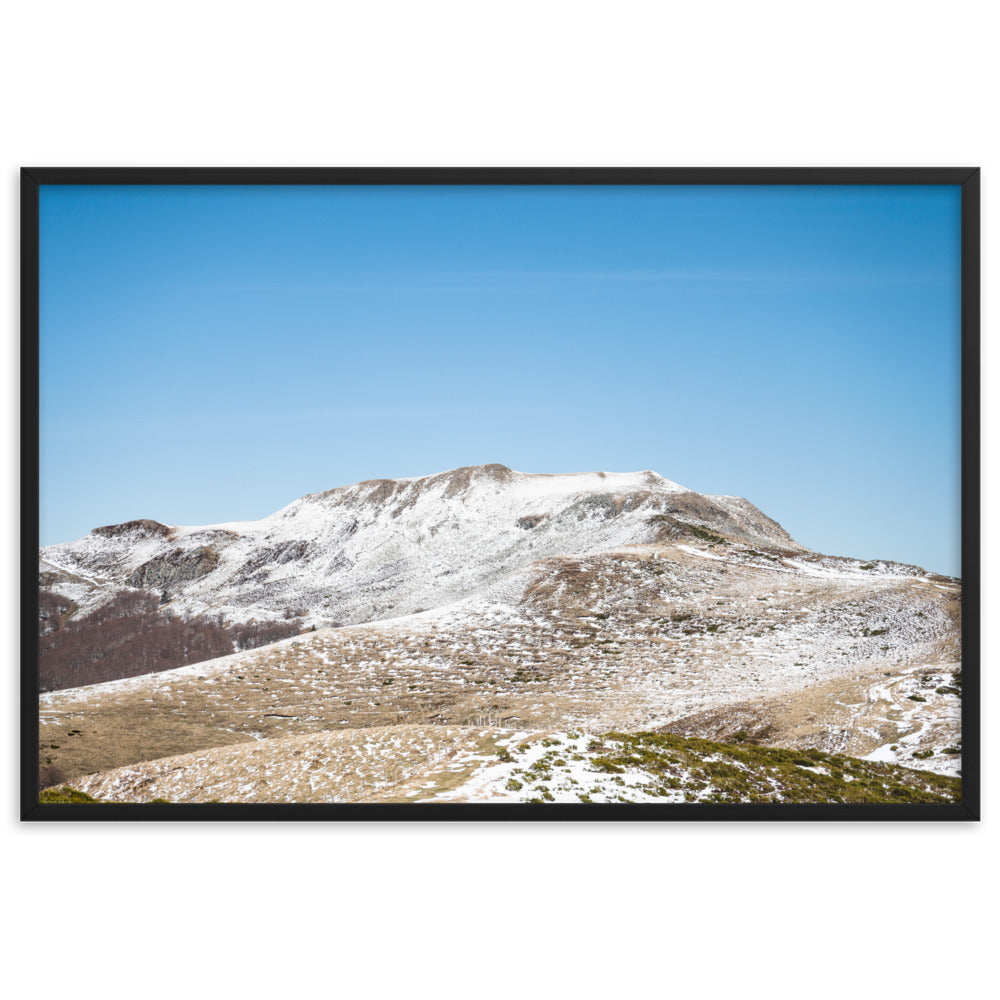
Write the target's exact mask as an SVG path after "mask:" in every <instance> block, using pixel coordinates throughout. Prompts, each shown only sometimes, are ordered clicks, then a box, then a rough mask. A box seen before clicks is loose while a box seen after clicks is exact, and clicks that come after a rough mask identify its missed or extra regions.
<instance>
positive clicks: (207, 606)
mask: <svg viewBox="0 0 1000 1000" xmlns="http://www.w3.org/2000/svg"><path fill="white" fill-rule="evenodd" d="M685 525H695V526H701V527H702V529H703V530H707V531H711V532H713V533H719V534H721V535H725V536H728V537H736V538H739V539H741V540H743V541H750V542H752V543H755V544H759V545H762V546H764V547H776V548H780V549H783V550H787V551H796V552H807V551H808V550H806V549H805V548H804V547H803V546H800V545H798V543H796V542H795V541H794V540H793V539H791V537H790V536H788V534H787V533H786V532H784V530H783V529H782V528H781V527H780V525H778V524H777V522H775V521H773V520H772V519H770V518H769V517H767V516H766V515H765V514H763V512H761V511H759V510H758V509H757V508H756V507H754V506H753V504H751V503H750V502H749V501H747V500H744V499H742V498H734V497H714V496H709V495H705V494H699V493H696V492H694V491H692V490H688V489H686V488H685V487H683V486H680V485H679V484H677V483H674V482H672V481H671V480H668V479H665V478H664V477H662V476H660V475H658V474H657V473H654V472H652V471H650V470H644V471H642V472H637V473H606V472H595V473H571V474H538V473H521V472H515V471H514V470H512V469H509V468H508V467H507V466H504V465H499V464H491V465H483V466H466V467H460V468H457V469H452V470H448V471H447V472H444V473H438V474H435V475H431V476H422V477H414V478H408V479H377V480H368V481H365V482H361V483H354V484H350V485H347V486H341V487H336V488H334V489H332V490H326V491H322V492H319V493H313V494H308V495H306V496H304V497H300V498H299V499H297V500H295V501H293V502H292V503H290V504H288V505H287V506H286V507H283V508H281V509H280V510H278V511H276V512H275V513H273V514H271V515H268V516H267V517H265V518H262V519H260V520H257V521H231V522H222V523H218V524H211V525H202V526H181V525H164V524H161V523H160V522H157V521H153V520H150V519H136V520H132V521H127V522H124V523H122V524H118V525H105V526H101V527H98V528H95V529H94V530H93V531H92V532H91V533H90V534H89V535H87V536H84V537H83V538H81V539H78V540H76V541H74V542H69V543H60V544H57V545H52V546H46V547H44V548H43V549H41V550H40V553H39V568H40V573H41V574H42V575H43V584H44V586H45V589H47V590H50V591H52V592H53V593H56V594H59V595H61V596H63V597H66V598H69V599H71V600H72V601H73V602H74V603H75V604H76V606H77V609H78V611H77V612H76V614H75V616H76V617H79V615H80V614H81V613H82V614H86V613H88V612H91V611H93V610H94V609H96V608H98V607H100V606H101V605H102V604H104V603H107V601H108V600H110V599H111V598H112V597H113V596H114V595H115V594H117V593H119V592H120V591H122V590H123V589H126V588H132V589H147V590H156V591H157V592H158V596H162V597H163V598H164V601H163V603H164V604H165V605H169V606H170V609H171V610H172V611H174V612H175V613H178V614H180V615H182V616H187V617H190V616H193V615H204V614H217V615H219V614H221V615H222V616H224V617H225V618H226V619H227V620H228V621H231V622H247V621H249V620H251V619H253V618H259V617H261V616H264V617H268V616H270V617H272V618H275V619H281V618H285V619H288V618H295V619H298V620H301V622H302V624H303V625H304V626H306V627H311V626H317V627H326V626H330V625H339V624H358V623H360V622H364V621H374V620H379V619H381V618H385V617H392V616H394V615H397V614H410V613H413V612H415V611H418V610H425V609H426V608H427V607H434V606H440V605H442V604H447V603H451V602H453V601H454V600H457V599H461V598H463V597H466V596H468V595H469V594H470V593H471V592H473V591H475V590H477V589H480V588H481V587H483V586H489V585H491V584H493V583H495V582H496V581H497V579H498V578H499V577H501V576H503V575H505V574H507V573H510V572H516V571H517V570H520V569H523V568H525V567H526V566H528V565H530V564H531V563H532V562H535V561H537V560H538V559H540V558H545V557H548V556H554V555H576V554H586V553H589V552H595V551H601V550H604V549H607V548H616V547H621V546H622V545H628V544H644V543H648V542H651V541H655V540H656V539H657V538H661V537H664V536H665V535H673V536H677V535H678V534H679V533H683V532H684V531H685V530H687V529H686V528H685V527H684V526H685ZM472 552H474V553H476V556H477V558H476V560H474V561H473V562H474V563H475V565H474V567H473V568H471V569H470V560H469V558H468V556H469V554H470V553H472ZM449 577H453V578H454V579H448V578H449ZM416 589H419V591H420V596H419V597H417V596H416V594H415V590H416Z"/></svg>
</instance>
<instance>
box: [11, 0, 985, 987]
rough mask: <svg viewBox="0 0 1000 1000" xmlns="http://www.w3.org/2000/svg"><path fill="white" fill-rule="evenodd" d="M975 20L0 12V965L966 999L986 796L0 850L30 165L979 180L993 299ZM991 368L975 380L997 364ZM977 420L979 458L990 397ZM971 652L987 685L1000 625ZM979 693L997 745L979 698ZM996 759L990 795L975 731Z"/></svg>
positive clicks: (596, 10)
mask: <svg viewBox="0 0 1000 1000" xmlns="http://www.w3.org/2000/svg"><path fill="white" fill-rule="evenodd" d="M988 11H989V6H988V5H987V4H986V3H984V2H981V0H970V2H967V3H964V4H961V5H957V6H953V7H951V8H946V7H942V6H941V5H939V4H936V5H934V6H931V5H930V4H926V3H912V2H910V3H884V2H882V3H880V2H873V0H867V2H857V0H844V2H841V3H839V4H836V5H829V4H803V3H801V2H787V3H779V2H773V0H762V2H759V3H746V2H732V0H723V2H718V3H714V4H707V3H706V4H695V3H685V4H675V5H668V4H664V3H637V2H630V0H618V2H616V3H613V4H612V3H600V4H598V3H592V2H574V3H567V2H548V3H545V2H541V0H533V2H530V3H526V2H521V0H507V2H505V3H503V4H497V3H479V4H477V3H469V2H468V0H466V2H464V3H461V2H449V3H446V2H434V0H425V2H422V3H369V4H360V3H350V4H346V3H344V4H329V3H302V2H295V0H288V2H284V3H282V4H277V3H271V4H263V3H250V2H247V3H241V4H222V3H209V2H206V0H200V2H197V3H192V2H189V0H175V2H173V3H171V4H166V5H164V4H157V5H140V4H135V3H109V2H101V0H92V2H90V3H86V4H81V3H67V2H62V0H50V2H48V3H44V4H42V3H34V4H31V3H27V2H22V3H19V4H16V5H14V6H13V7H12V8H11V9H10V10H8V11H7V12H6V14H5V17H4V35H5V40H4V50H5V51H4V54H3V56H2V58H0V73H2V76H3V79H2V88H0V93H2V94H3V102H4V108H5V112H4V115H3V119H2V123H0V142H3V144H4V146H5V151H4V154H3V172H2V174H0V179H2V189H0V190H2V197H0V206H2V211H3V233H4V236H3V239H2V240H0V253H2V255H3V263H2V266H0V276H2V279H3V281H4V288H5V295H4V298H3V301H4V304H5V319H6V326H5V335H4V342H3V343H4V347H3V351H4V360H5V361H7V362H8V364H9V369H8V368H7V366H4V368H3V372H4V373H3V376H2V378H3V382H2V388H3V392H2V393H0V400H2V402H0V413H2V415H3V432H2V434H0V446H2V449H3V454H2V459H3V463H4V467H5V468H6V469H7V470H9V475H10V486H9V489H8V490H7V491H6V492H5V495H4V496H5V503H4V507H3V519H2V522H0V523H2V525H3V528H4V530H3V533H2V536H0V545H2V555H3V563H2V565H3V567H4V574H3V578H2V587H3V590H2V593H0V612H2V614H3V621H2V629H0V634H2V635H3V636H4V642H5V646H6V649H7V650H8V653H9V655H8V657H7V658H6V669H5V671H4V680H3V692H4V695H5V697H4V701H3V704H4V706H5V712H4V716H3V720H4V722H5V723H6V726H7V733H8V736H7V739H6V742H5V745H6V749H7V751H8V754H7V761H6V763H5V765H4V766H3V768H2V769H0V773H2V780H3V788H4V796H3V802H4V820H5V822H4V825H3V838H4V843H3V859H4V862H3V863H4V868H5V869H6V873H5V876H4V880H3V884H4V897H5V904H6V909H7V910H8V911H9V914H8V915H9V916H10V917H12V918H13V920H14V923H13V925H12V930H9V931H8V933H13V934H15V935H16V938H17V941H18V944H17V946H16V947H15V948H14V949H13V956H14V958H15V963H14V964H13V965H12V968H17V967H20V968H23V969H24V970H25V973H26V974H27V975H28V976H29V977H30V978H32V979H34V978H36V976H38V977H42V978H41V979H40V983H45V984H51V985H52V986H53V987H56V984H57V982H59V983H61V984H62V985H63V986H67V985H68V986H70V988H72V989H74V990H77V989H79V988H81V987H83V988H84V989H86V988H87V987H86V985H85V983H86V980H87V979H89V978H90V977H91V976H93V977H94V981H93V983H92V984H91V985H92V986H93V988H94V989H95V991H96V990H97V989H100V990H102V991H103V992H106V993H110V994H111V995H114V996H133V995H144V996H152V997H159V996H167V995H170V994H172V993H174V992H175V989H176V986H174V985H171V981H172V980H173V978H174V976H175V975H177V976H184V977H185V979H188V980H189V982H188V985H187V986H182V987H181V988H182V989H185V990H187V991H191V990H192V989H193V990H194V992H195V995H201V994H202V993H203V992H205V993H207V991H208V989H210V988H213V989H216V990H225V992H226V993H239V994H240V995H251V996H258V995H265V994H267V995H271V996H276V995H294V994H295V993H299V992H301V991H304V990H307V989H309V988H311V987H312V988H315V989H323V990H324V991H326V990H329V991H330V992H338V993H339V992H343V991H351V992H356V991H360V990H364V991H365V992H366V993H372V992H373V993H374V994H375V995H378V996H381V995H388V994H390V993H395V992H397V991H400V992H402V991H408V990H411V989H417V988H419V987H420V984H424V985H426V986H429V987H430V988H431V989H433V990H434V991H435V992H442V993H444V994H445V995H452V994H453V993H455V992H458V991H461V992H463V993H472V992H474V993H476V994H478V995H481V996H494V995H496V996H499V995H508V994H509V993H511V992H515V993H517V994H524V995H529V996H531V995H540V994H541V993H542V991H543V990H545V991H546V993H547V995H549V996H562V995H567V996H571V995H574V994H576V995H581V994H582V995H584V996H590V995H594V996H596V995H607V994H609V993H614V994H616V995H619V996H620V995H623V994H625V993H627V992H630V991H632V990H635V989H640V990H643V991H647V990H651V991H655V992H656V994H657V995H660V994H664V995H676V996H685V997H691V998H699V1000H700V998H702V997H714V996H720V997H741V998H742V997H747V996H750V997H753V996H758V995H760V996H765V995H767V996H769V997H774V996H791V995H796V996H808V997H810V998H812V997H832V996H840V995H842V994H843V993H844V992H845V991H847V990H849V991H850V992H851V994H853V995H858V996H862V997H864V996H879V995H881V996H887V995H890V991H891V995H894V996H908V997H910V998H913V997H924V996H928V997H929V996H941V995H942V994H943V993H944V991H945V990H946V989H949V988H950V989H951V990H954V991H958V990H965V989H974V988H975V986H974V977H975V976H976V975H978V974H980V973H982V974H985V972H986V970H987V968H988V966H987V959H988V956H989V952H990V950H991V947H992V946H993V944H994V937H995V935H989V936H988V927H987V925H986V923H985V920H984V919H983V914H980V913H977V911H976V909H975V908H974V900H976V899H981V900H983V901H985V905H986V907H987V909H986V910H985V912H986V913H993V914H995V903H996V898H997V896H996V890H997V883H996V878H995V875H994V874H993V873H992V872H990V870H989V867H988V866H989V865H990V863H991V862H993V861H994V858H995V851H990V850H989V849H988V848H989V847H990V846H992V847H994V848H995V847H996V844H995V843H993V842H992V841H993V840H995V837H994V834H995V830H996V825H995V822H990V807H991V805H993V803H992V800H991V799H990V797H989V796H988V795H987V797H986V809H987V821H986V822H985V823H983V824H980V825H978V826H975V827H972V826H966V825H963V826H955V825H942V826H923V827H915V826H906V827H903V826H896V825H885V826H866V827H862V826H842V825H830V826H811V827H797V826H792V825H789V824H781V825H771V826H749V825H740V826H721V825H720V826H707V825H701V826H680V825H678V826H673V827H667V826H647V825H639V824H635V825H626V826H614V827H609V826H600V827H594V826H588V827H583V826H576V827H568V826H560V825H555V826H550V827H539V826H532V827H527V826H526V827H516V826H497V827H490V826H482V827H465V826H450V827H447V828H445V827H441V826H436V827H435V826H423V827H417V826H387V827H381V828H377V827H375V826H359V827H343V828H337V827H332V826H321V825H299V826H287V827H273V826H256V827H252V828H251V827H246V826H242V827H233V826H229V827H226V826H219V827H210V826H205V827H197V826H192V827H184V826H164V827H162V828H157V827H153V826H128V825H122V824H117V825H109V826H100V825H91V826H86V827H75V826H73V825H61V826H56V825H51V826H41V825H18V824H17V823H16V818H15V817H16V759H17V735H16V734H17V700H16V694H17V680H16V674H17V666H16V664H17V650H16V639H15V638H14V636H15V635H16V604H17V581H16V569H15V567H16V558H17V555H16V554H17V547H16V544H17V496H16V471H15V470H16V456H17V439H16V422H17V417H16V403H15V400H16V392H17V389H16V386H17V380H16V379H17V376H16V359H17V291H16V288H17V286H16V279H17V211H18V209H17V184H18V178H17V168H18V167H19V166H20V165H46V166H55V165H72V166H82V165H99V166H111V165H175V166H187V165H265V166H267V165H349V164H359V165H378V164H385V165H393V164H395V165H513V164H528V165H561V164H568V165H577V164H579V165H611V164H621V165H647V164H648V165H735V166H750V165H845V166H849V165H869V166H889V165H966V164H969V165H981V166H982V167H983V168H984V172H985V176H984V207H985V211H984V222H985V239H984V258H983V265H984V266H983V271H984V274H985V275H987V276H988V275H989V273H990V262H991V254H990V250H991V246H990V243H991V235H992V234H993V233H995V232H996V231H997V226H996V222H997V200H996V199H995V198H994V197H993V192H992V187H993V184H992V181H993V176H994V173H995V171H997V170H998V169H1000V155H998V148H997V134H998V133H997V128H996V113H995V102H994V101H993V100H991V97H993V96H995V93H996V92H997V87H998V72H997V68H996V67H997V60H996V56H995V47H994V45H993V44H992V41H993V40H994V39H995V33H993V32H991V31H989V30H988V24H989V19H988V17H987V13H988ZM990 291H991V288H990V285H989V284H988V283H987V284H986V286H985V294H984V305H985V312H984V316H985V326H984V339H986V340H987V341H989V340H990V339H991V337H992V333H993V331H992V323H991V320H992V316H991V309H990V305H991V303H990V294H989V293H990ZM986 362H987V371H986V377H987V378H990V379H991V380H992V381H995V378H996V376H997V350H996V347H995V339H994V342H993V343H992V344H990V343H987V350H986ZM985 412H986V417H987V420H988V427H987V432H988V436H987V439H986V440H987V444H989V443H991V442H992V444H993V449H994V453H995V451H996V440H997V412H998V407H997V405H996V404H995V403H992V402H991V400H990V397H989V395H988V394H987V397H986V410H985ZM987 457H989V456H987ZM996 466H997V463H996V461H995V459H994V460H993V461H989V462H988V464H987V468H986V473H987V475H986V483H987V491H988V492H987V494H986V496H987V501H986V504H987V506H988V505H989V503H990V502H991V501H992V503H993V504H994V505H995V503H996V496H997V487H998V483H997V468H996ZM986 527H987V530H986V538H987V541H988V542H989V543H991V545H990V548H991V553H990V554H992V555H994V556H995V555H996V545H995V541H996V539H995V533H994V532H993V531H991V530H990V525H989V524H987V526H986ZM993 563H994V565H995V560H994V561H993ZM987 583H988V587H987V589H986V592H985V598H986V603H985V605H984V618H985V620H986V621H987V622H989V621H990V619H991V615H990V608H991V607H992V605H993V603H994V601H993V597H994V593H995V585H994V582H993V579H992V575H991V576H988V577H987ZM987 640H988V645H987V647H986V657H985V659H984V663H985V665H986V672H987V673H988V672H989V665H990V662H991V658H992V659H995V654H996V647H997V642H996V632H995V630H990V631H988V632H987ZM986 695H987V697H986V701H985V706H984V707H985V710H986V713H988V714H991V715H992V717H993V718H996V712H995V709H996V703H997V699H996V685H995V684H994V683H992V681H991V679H990V678H989V677H988V676H987V678H986ZM986 751H987V760H986V765H987V767H986V775H987V778H989V777H990V776H992V775H995V769H994V768H992V767H991V766H990V765H991V764H992V763H993V762H994V761H995V756H996V754H995V741H994V740H992V739H991V737H990V733H989V730H988V727H987V733H986ZM963 953H964V955H965V956H966V957H965V958H963V957H962V955H963ZM966 963H968V964H966ZM64 970H66V974H67V975H68V976H70V977H71V979H70V980H69V981H68V982H67V981H64V980H63V979H62V976H63V974H64ZM199 970H200V972H199ZM196 972H199V974H198V975H197V976H196V977H195V979H194V980H193V981H191V980H190V977H191V974H192V973H196ZM985 982H986V980H984V981H983V985H985ZM199 983H200V987H199V985H197V984H199ZM43 988H44V987H43Z"/></svg>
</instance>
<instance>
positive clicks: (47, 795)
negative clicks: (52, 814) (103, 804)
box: [38, 785, 100, 804]
mask: <svg viewBox="0 0 1000 1000" xmlns="http://www.w3.org/2000/svg"><path fill="white" fill-rule="evenodd" d="M38 801H39V802H43V803H46V804H48V803H51V802H59V803H67V802H68V803H73V804H78V803H81V802H98V801H100V800H99V799H95V798H92V797H91V796H89V795H88V794H87V793H86V792H78V791H77V790H76V789H75V788H70V787H69V786H68V785H63V786H62V788H43V789H42V791H40V792H39V793H38Z"/></svg>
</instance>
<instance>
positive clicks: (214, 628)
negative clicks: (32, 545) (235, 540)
mask: <svg viewBox="0 0 1000 1000" xmlns="http://www.w3.org/2000/svg"><path fill="white" fill-rule="evenodd" d="M71 604H72V602H70V601H68V600H67V599H66V598H61V597H60V595H58V594H54V593H53V592H51V591H45V590H43V591H41V592H40V594H39V632H40V637H39V643H38V645H39V687H40V690H41V691H57V690H60V689H62V688H69V687H78V686H80V685H83V684H100V683H102V682H104V681H111V680H119V679H121V678H123V677H136V676H138V675H139V674H150V673H157V672H159V671H161V670H171V669H173V668H174V667H183V666H187V665H188V664H189V663H198V662H199V661H201V660H211V659H214V658H215V657H217V656H226V655H227V654H229V653H232V652H236V651H239V650H245V649H255V648H257V647H259V646H264V645H267V644H268V643H272V642H277V641H278V640H279V639H286V638H288V637H289V636H293V635H296V634H297V633H298V632H299V629H300V626H299V624H298V623H296V622H294V621H282V622H274V621H266V622H251V623H249V624H241V625H231V624H226V623H224V622H222V621H221V620H218V619H213V618H208V617H204V616H201V617H196V618H191V619H188V620H184V619H181V618H177V617H175V616H173V615H172V614H170V613H169V612H168V611H165V610H163V609H162V608H161V607H160V600H159V599H158V598H157V597H155V596H154V595H153V594H150V593H148V592H144V591H124V592H122V593H120V594H119V595H118V596H117V597H115V598H114V600H112V601H110V602H108V603H107V604H105V605H104V606H103V607H100V608H98V609H97V610H96V611H93V612H91V613H90V614H89V615H86V616H85V617H83V618H80V619H78V620H75V621H68V622H65V623H63V619H64V617H65V615H66V613H67V610H68V605H71Z"/></svg>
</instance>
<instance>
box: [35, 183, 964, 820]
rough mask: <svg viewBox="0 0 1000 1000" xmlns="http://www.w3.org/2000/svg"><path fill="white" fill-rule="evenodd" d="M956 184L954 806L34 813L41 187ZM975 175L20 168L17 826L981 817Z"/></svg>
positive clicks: (276, 807) (76, 807)
mask: <svg viewBox="0 0 1000 1000" xmlns="http://www.w3.org/2000/svg"><path fill="white" fill-rule="evenodd" d="M83 184H86V185H140V184H141V185H249V184H254V185H261V184H263V185H303V184H309V185H317V184H319V185H357V184H365V185H373V184H384V185H412V184H420V185H469V184H476V185H520V184H531V185H545V184H552V185H608V184H615V185H627V184H644V185H693V184H697V185H834V184H835V185H960V186H961V227H962V233H961V352H962V359H961V378H962V404H961V432H962V442H961V456H962V475H961V492H962V496H961V518H962V525H961V533H962V534H961V538H962V542H961V558H962V598H961V607H962V635H961V649H962V672H963V699H962V713H961V720H962V747H963V760H962V770H963V773H962V796H961V801H960V802H958V803H954V804H919V803H918V804H900V805H882V804H878V805H876V804H857V805H839V804H838V805H829V804H787V805H783V804H745V805H744V804H705V803H693V804H662V805H661V804H644V803H633V804H627V805H625V804H622V805H616V804H583V803H580V804H566V803H548V804H545V805H539V806H531V805H523V804H505V803H504V804H488V803H461V804H448V803H433V804H430V803H428V804H422V803H407V804H356V803H352V804H329V805H311V804H246V805H235V804H164V805H159V806H157V808H155V809H152V808H150V807H148V806H146V805H133V804H115V803H108V804H93V805H91V804H73V805H64V804H40V803H39V802H38V768H39V752H38V735H39V717H38V692H39V672H38V634H37V620H38V596H37V595H38V543H39V530H38V522H39V237H40V232H39V191H40V189H41V188H42V187H43V186H48V185H83ZM979 357H980V171H979V169H978V168H968V167H955V168H952V167H933V168H926V167H905V168H865V167H861V168H844V167H837V168H798V167H775V168H728V167H726V168H648V167H643V168H619V167H612V168H533V167H524V168H520V167H518V168H460V167H444V168H397V167H381V168H355V167H346V168H315V167H306V168H249V167H236V168H90V167H88V168H66V167H44V168H42V167H37V168H36V167H26V168H23V169H22V171H21V470H20V472H21V523H22V535H21V585H22V598H21V733H20V743H21V801H20V815H21V819H22V820H29V821H32V822H37V821H44V822H65V821H90V820H101V821H109V820H129V821H143V822H147V821H154V822H177V821H190V820H213V821H218V820H225V821H236V820H238V821H246V820H267V821H287V820H292V821H302V820H310V821H341V822H343V821H371V820H377V821H384V820H389V821H413V820H418V821H430V820H433V821H441V820H447V821H484V820H489V821H503V822H509V821H518V822H539V821H543V822H544V821H566V820H572V821H579V820H588V821H605V822H606V821H664V820H668V821H671V822H673V821H683V822H691V821H698V822H701V821H705V820H723V821H733V820H738V821H803V820H810V821H815V820H822V821H834V822H844V821H858V820H864V821H927V820H931V821H956V820H957V821H968V820H978V819H979V817H980V746H981V741H980V696H981V689H980V500H979V494H980V466H979V456H980V361H979Z"/></svg>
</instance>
